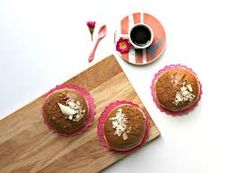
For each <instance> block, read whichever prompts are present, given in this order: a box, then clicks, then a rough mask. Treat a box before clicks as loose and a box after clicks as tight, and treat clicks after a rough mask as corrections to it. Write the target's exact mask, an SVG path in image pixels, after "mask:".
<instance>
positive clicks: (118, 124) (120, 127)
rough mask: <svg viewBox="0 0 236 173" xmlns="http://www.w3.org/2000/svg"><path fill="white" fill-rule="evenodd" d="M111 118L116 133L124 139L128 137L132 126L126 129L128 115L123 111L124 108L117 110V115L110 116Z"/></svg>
mask: <svg viewBox="0 0 236 173" xmlns="http://www.w3.org/2000/svg"><path fill="white" fill-rule="evenodd" d="M109 120H111V121H112V128H113V129H115V132H114V135H118V136H121V135H122V138H123V140H124V141H125V140H127V139H128V135H127V133H129V131H130V130H131V127H129V130H128V131H126V129H127V117H126V115H125V114H124V113H122V109H121V108H119V109H118V110H117V112H116V116H115V117H112V118H110V119H109Z"/></svg>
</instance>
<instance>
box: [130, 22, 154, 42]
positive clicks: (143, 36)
mask: <svg viewBox="0 0 236 173" xmlns="http://www.w3.org/2000/svg"><path fill="white" fill-rule="evenodd" d="M131 40H132V41H133V43H134V44H136V45H139V46H143V45H145V44H147V43H148V41H150V40H151V32H150V31H149V29H148V28H147V27H145V26H136V27H134V28H133V29H132V31H131Z"/></svg>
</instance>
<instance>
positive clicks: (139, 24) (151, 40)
mask: <svg viewBox="0 0 236 173" xmlns="http://www.w3.org/2000/svg"><path fill="white" fill-rule="evenodd" d="M137 26H145V27H146V28H147V29H148V30H149V31H150V33H151V38H150V41H149V42H148V43H147V44H145V45H144V46H138V45H136V44H135V43H134V42H133V41H132V39H131V31H132V30H133V29H134V28H135V27H137ZM128 36H129V41H130V43H131V44H132V45H133V47H134V48H136V49H146V48H147V47H149V46H150V45H151V44H152V42H153V37H154V36H153V30H152V28H151V27H150V26H148V25H147V24H144V23H137V24H135V25H133V26H132V27H131V29H130V30H129V34H128Z"/></svg>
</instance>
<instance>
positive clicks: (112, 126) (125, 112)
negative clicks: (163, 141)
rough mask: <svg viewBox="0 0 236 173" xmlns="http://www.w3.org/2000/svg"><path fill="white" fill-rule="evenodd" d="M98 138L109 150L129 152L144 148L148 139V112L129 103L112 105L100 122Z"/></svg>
mask: <svg viewBox="0 0 236 173" xmlns="http://www.w3.org/2000/svg"><path fill="white" fill-rule="evenodd" d="M97 132H98V136H99V139H100V141H101V142H102V144H103V145H104V146H105V147H106V148H108V149H109V150H114V151H119V152H127V151H131V150H134V149H136V148H138V147H140V146H142V145H143V144H144V143H145V142H146V140H147V137H148V132H149V120H148V116H147V113H146V111H144V110H143V109H141V108H140V107H139V106H138V105H136V104H134V103H132V102H128V101H117V102H114V103H111V104H110V105H109V106H107V107H106V108H105V110H104V111H103V112H102V114H101V117H100V118H99V120H98V131H97Z"/></svg>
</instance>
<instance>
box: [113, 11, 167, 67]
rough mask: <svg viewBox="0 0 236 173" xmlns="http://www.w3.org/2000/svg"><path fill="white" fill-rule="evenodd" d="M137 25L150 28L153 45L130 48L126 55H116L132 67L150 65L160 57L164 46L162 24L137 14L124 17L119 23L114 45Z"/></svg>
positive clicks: (164, 35) (164, 39)
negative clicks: (142, 47)
mask: <svg viewBox="0 0 236 173" xmlns="http://www.w3.org/2000/svg"><path fill="white" fill-rule="evenodd" d="M137 23H144V24H146V25H148V26H150V27H151V28H152V30H153V33H154V39H153V43H152V44H151V46H149V47H148V48H146V49H134V48H131V49H130V51H129V52H128V53H125V54H120V53H119V52H118V53H119V55H120V56H121V57H122V58H123V59H124V60H125V61H127V62H128V63H131V64H134V65H145V64H150V63H152V62H153V61H155V60H157V59H158V58H159V57H160V56H161V54H162V52H163V51H164V49H165V45H166V34H165V30H164V28H163V26H162V24H161V23H160V22H159V21H158V20H157V19H156V18H155V17H154V16H152V15H150V14H147V13H140V12H138V13H133V14H131V15H128V16H126V17H124V18H123V19H122V20H121V22H120V28H119V29H118V30H117V31H115V34H114V42H115V45H116V42H117V41H118V40H119V38H120V37H121V35H126V34H128V32H129V29H130V28H132V26H133V25H135V24H137Z"/></svg>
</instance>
